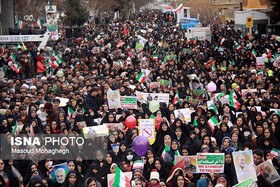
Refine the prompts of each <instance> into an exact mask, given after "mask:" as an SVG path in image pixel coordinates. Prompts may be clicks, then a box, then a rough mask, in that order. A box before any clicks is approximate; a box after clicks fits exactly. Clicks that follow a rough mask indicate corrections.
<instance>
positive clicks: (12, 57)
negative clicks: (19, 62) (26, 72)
mask: <svg viewBox="0 0 280 187" xmlns="http://www.w3.org/2000/svg"><path fill="white" fill-rule="evenodd" d="M16 59H17V58H16V55H14V54H11V56H10V57H9V59H8V60H9V61H12V62H15V61H16Z"/></svg>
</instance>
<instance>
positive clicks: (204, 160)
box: [196, 153, 225, 173]
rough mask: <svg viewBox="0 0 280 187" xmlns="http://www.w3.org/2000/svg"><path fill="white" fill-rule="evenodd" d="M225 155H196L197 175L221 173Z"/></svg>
mask: <svg viewBox="0 0 280 187" xmlns="http://www.w3.org/2000/svg"><path fill="white" fill-rule="evenodd" d="M224 163H225V155H224V153H197V154H196V167H197V168H196V172H197V173H223V172H224Z"/></svg>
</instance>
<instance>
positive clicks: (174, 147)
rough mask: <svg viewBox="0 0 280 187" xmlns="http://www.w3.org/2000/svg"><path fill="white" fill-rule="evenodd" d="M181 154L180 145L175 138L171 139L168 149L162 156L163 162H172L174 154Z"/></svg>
mask: <svg viewBox="0 0 280 187" xmlns="http://www.w3.org/2000/svg"><path fill="white" fill-rule="evenodd" d="M180 154H181V149H180V145H179V143H178V142H177V140H172V141H171V147H170V150H169V151H168V152H167V153H166V155H165V157H164V162H165V163H166V162H173V161H174V159H175V158H174V156H175V155H178V156H179V155H180Z"/></svg>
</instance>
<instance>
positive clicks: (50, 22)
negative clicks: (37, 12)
mask: <svg viewBox="0 0 280 187" xmlns="http://www.w3.org/2000/svg"><path fill="white" fill-rule="evenodd" d="M45 10H46V20H47V30H48V31H49V32H51V33H52V36H51V39H52V40H58V25H57V11H56V5H51V6H49V5H47V6H45Z"/></svg>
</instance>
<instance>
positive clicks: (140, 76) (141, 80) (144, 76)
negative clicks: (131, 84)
mask: <svg viewBox="0 0 280 187" xmlns="http://www.w3.org/2000/svg"><path fill="white" fill-rule="evenodd" d="M146 78H147V76H146V75H144V73H143V72H141V73H140V74H139V75H138V77H137V80H138V81H139V82H140V83H143V82H145V80H146Z"/></svg>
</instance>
